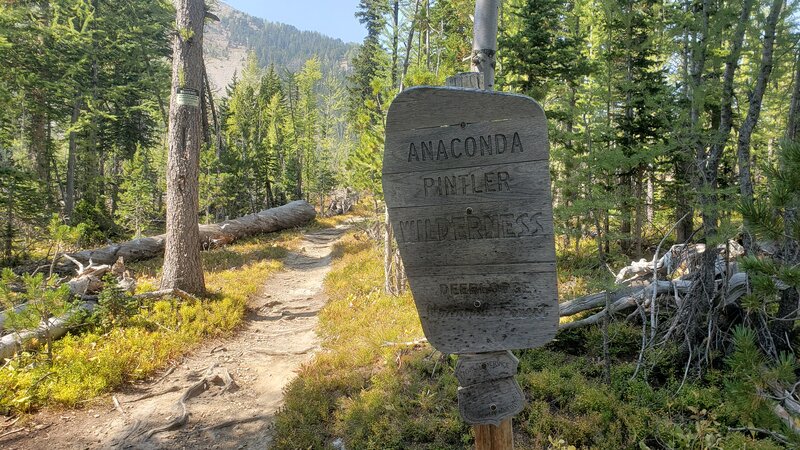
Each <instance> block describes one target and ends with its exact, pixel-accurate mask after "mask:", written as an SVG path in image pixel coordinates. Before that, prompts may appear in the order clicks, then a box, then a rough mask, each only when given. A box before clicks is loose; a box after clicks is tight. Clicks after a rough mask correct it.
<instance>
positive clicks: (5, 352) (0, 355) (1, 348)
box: [0, 302, 97, 361]
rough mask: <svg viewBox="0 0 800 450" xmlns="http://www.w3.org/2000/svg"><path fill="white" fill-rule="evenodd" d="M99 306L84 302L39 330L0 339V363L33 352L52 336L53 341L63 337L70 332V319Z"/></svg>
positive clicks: (48, 321) (53, 318) (50, 320)
mask: <svg viewBox="0 0 800 450" xmlns="http://www.w3.org/2000/svg"><path fill="white" fill-rule="evenodd" d="M96 306H97V303H95V302H83V303H82V304H80V305H78V306H77V307H75V308H73V309H72V310H70V311H69V312H68V313H67V314H65V315H63V316H61V317H52V318H50V319H48V320H47V323H43V324H42V325H40V326H39V327H38V328H35V329H33V330H25V331H21V332H19V333H11V334H8V335H5V336H3V337H2V338H0V361H2V360H4V359H6V358H11V357H12V356H14V354H15V353H17V352H18V351H21V350H32V349H34V348H36V347H37V341H41V340H43V339H45V338H46V337H47V335H48V333H49V334H50V339H51V340H56V339H58V338H61V337H63V336H64V335H65V334H67V331H69V324H70V319H71V318H73V317H74V316H75V315H76V314H78V313H80V312H83V311H85V312H92V311H93V310H94V308H95V307H96Z"/></svg>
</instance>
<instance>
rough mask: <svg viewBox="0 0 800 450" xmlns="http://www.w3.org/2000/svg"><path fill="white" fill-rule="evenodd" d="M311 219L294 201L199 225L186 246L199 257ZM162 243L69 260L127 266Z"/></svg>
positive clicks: (130, 244) (139, 243)
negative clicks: (243, 240) (217, 248)
mask: <svg viewBox="0 0 800 450" xmlns="http://www.w3.org/2000/svg"><path fill="white" fill-rule="evenodd" d="M314 217H316V212H315V211H314V207H313V206H311V205H310V204H308V203H307V202H305V201H302V200H298V201H294V202H292V203H289V204H288V205H283V206H279V207H277V208H272V209H267V210H264V211H261V212H259V213H257V214H251V215H248V216H244V217H240V218H238V219H231V220H226V221H224V222H221V223H216V224H211V225H199V226H198V235H197V238H196V240H195V241H193V242H192V243H190V244H189V245H191V246H192V247H193V248H195V249H197V251H198V257H199V251H200V249H201V248H202V249H206V250H207V249H211V248H215V247H219V246H221V245H227V244H230V243H232V242H235V241H237V240H239V239H242V238H245V237H249V236H255V235H259V234H264V233H272V232H275V231H280V230H284V229H287V228H293V227H299V226H301V225H304V224H306V223H308V222H309V221H311V220H313V219H314ZM166 240H167V235H166V234H162V235H159V236H153V237H145V238H139V239H134V240H131V241H127V242H123V243H121V244H113V245H109V246H106V247H102V248H98V249H93V250H83V251H80V252H77V253H74V254H70V255H69V256H70V257H71V258H74V259H75V260H77V261H80V262H81V263H84V264H88V263H89V260H91V261H92V262H93V263H94V264H114V263H115V262H116V261H117V259H118V258H120V257H122V258H124V260H125V262H126V263H131V262H135V261H143V260H147V259H150V258H155V257H157V256H160V255H162V254H163V253H164V247H165V242H166ZM72 267H74V264H72V263H65V264H62V265H60V266H59V267H58V271H59V272H64V271H66V270H70V269H72Z"/></svg>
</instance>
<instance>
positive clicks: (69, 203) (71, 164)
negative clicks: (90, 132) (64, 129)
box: [64, 96, 81, 218]
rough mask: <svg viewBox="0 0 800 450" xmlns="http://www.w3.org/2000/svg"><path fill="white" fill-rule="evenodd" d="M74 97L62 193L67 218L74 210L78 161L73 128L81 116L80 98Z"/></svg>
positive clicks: (76, 143) (76, 139)
mask: <svg viewBox="0 0 800 450" xmlns="http://www.w3.org/2000/svg"><path fill="white" fill-rule="evenodd" d="M76 97H77V98H76V99H75V104H74V105H73V106H72V118H71V120H70V126H71V127H73V129H71V130H70V132H69V149H68V150H67V187H66V188H65V191H64V214H65V215H66V216H67V218H71V217H72V213H73V211H74V210H75V166H76V164H77V160H78V157H77V153H78V133H77V132H76V131H75V129H74V127H75V124H77V122H78V118H79V117H80V114H81V99H80V96H76Z"/></svg>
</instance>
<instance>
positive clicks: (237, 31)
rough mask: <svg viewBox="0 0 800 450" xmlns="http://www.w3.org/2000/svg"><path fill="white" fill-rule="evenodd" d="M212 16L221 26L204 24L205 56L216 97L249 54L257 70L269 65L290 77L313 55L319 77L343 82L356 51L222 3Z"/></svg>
mask: <svg viewBox="0 0 800 450" xmlns="http://www.w3.org/2000/svg"><path fill="white" fill-rule="evenodd" d="M213 12H214V14H216V15H217V16H218V17H219V19H220V21H219V22H212V23H209V24H207V25H206V35H205V38H204V41H205V45H204V56H205V60H206V69H207V71H208V78H209V81H210V83H211V89H212V90H213V91H214V92H217V93H219V92H223V91H224V89H225V88H226V87H227V86H228V85H229V84H230V82H231V81H232V80H233V78H234V76H235V74H236V73H240V72H241V71H242V68H243V67H244V65H245V63H246V62H247V56H248V54H249V53H250V52H253V53H254V54H255V55H256V58H257V59H258V62H259V64H260V65H261V66H262V67H267V66H269V65H270V64H274V65H275V66H276V67H277V68H278V69H279V70H283V69H286V70H289V71H292V72H294V71H297V70H300V69H301V68H302V66H303V64H304V63H305V62H306V60H308V59H309V58H311V57H312V56H313V55H317V56H318V58H319V59H320V63H321V66H322V72H323V74H324V75H327V74H333V75H335V76H341V77H343V76H344V75H345V74H346V73H347V72H348V71H349V70H350V65H349V61H350V58H351V56H352V52H353V51H354V50H355V49H356V48H357V47H358V45H357V44H353V43H345V42H344V41H342V40H341V39H339V38H333V37H330V36H326V35H324V34H322V33H320V32H318V31H309V30H300V29H299V28H297V27H295V26H293V25H289V24H284V23H280V22H272V21H269V20H267V19H262V18H258V17H255V16H252V15H250V14H247V13H245V12H242V11H239V10H237V9H235V8H234V7H232V6H230V5H228V4H227V3H224V2H219V3H218V5H217V7H216V8H215V9H214V11H213Z"/></svg>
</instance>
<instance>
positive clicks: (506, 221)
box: [383, 0, 558, 450]
mask: <svg viewBox="0 0 800 450" xmlns="http://www.w3.org/2000/svg"><path fill="white" fill-rule="evenodd" d="M499 4H500V0H477V4H476V11H475V41H474V51H473V69H474V70H475V69H477V70H478V72H477V73H475V72H473V73H466V74H460V75H458V76H456V77H453V78H451V79H449V80H448V84H449V85H450V86H458V87H417V88H412V89H408V90H406V91H404V92H402V93H401V94H400V95H398V96H397V98H395V100H394V102H393V103H392V105H391V107H390V108H389V113H388V116H387V122H386V148H385V152H384V163H383V191H384V196H385V199H386V205H387V208H388V213H389V220H390V222H391V224H392V227H393V229H394V234H395V237H396V238H397V244H398V248H399V250H400V254H401V256H402V258H403V262H404V265H405V268H406V272H407V275H408V280H409V284H410V286H411V291H412V293H413V294H414V301H415V303H416V307H417V311H418V312H419V315H420V320H421V322H422V328H423V330H424V332H425V336H426V337H427V338H428V341H429V342H430V343H431V344H432V345H433V346H434V347H435V348H437V349H438V350H439V351H441V352H443V353H456V354H459V355H460V356H459V361H458V364H457V366H456V377H457V378H458V381H459V386H460V387H459V391H458V403H459V410H460V413H461V416H462V418H463V419H464V420H465V421H466V422H467V423H469V424H472V425H474V426H475V428H474V430H475V447H476V449H477V450H509V449H512V448H513V433H512V426H511V425H512V424H511V418H512V417H513V416H514V415H516V414H518V413H519V412H520V411H522V409H523V408H524V405H525V400H524V395H523V392H522V390H521V389H520V387H519V384H518V383H517V381H516V380H515V379H514V375H515V374H516V373H517V365H518V360H517V359H516V358H515V357H514V355H512V354H511V353H510V352H509V350H512V349H522V348H532V347H538V346H541V345H543V344H545V343H547V342H549V341H550V340H551V339H552V338H553V337H554V336H555V333H556V331H557V328H558V296H557V289H556V267H555V245H554V240H553V213H552V201H551V196H550V172H549V144H548V138H547V120H546V119H545V115H544V111H543V110H542V108H541V106H539V104H538V103H536V102H535V101H534V100H532V99H530V98H528V97H524V96H521V95H514V94H507V93H495V92H491V90H492V88H493V85H494V61H495V52H496V49H497V17H498V8H499ZM480 89H486V90H480Z"/></svg>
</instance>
